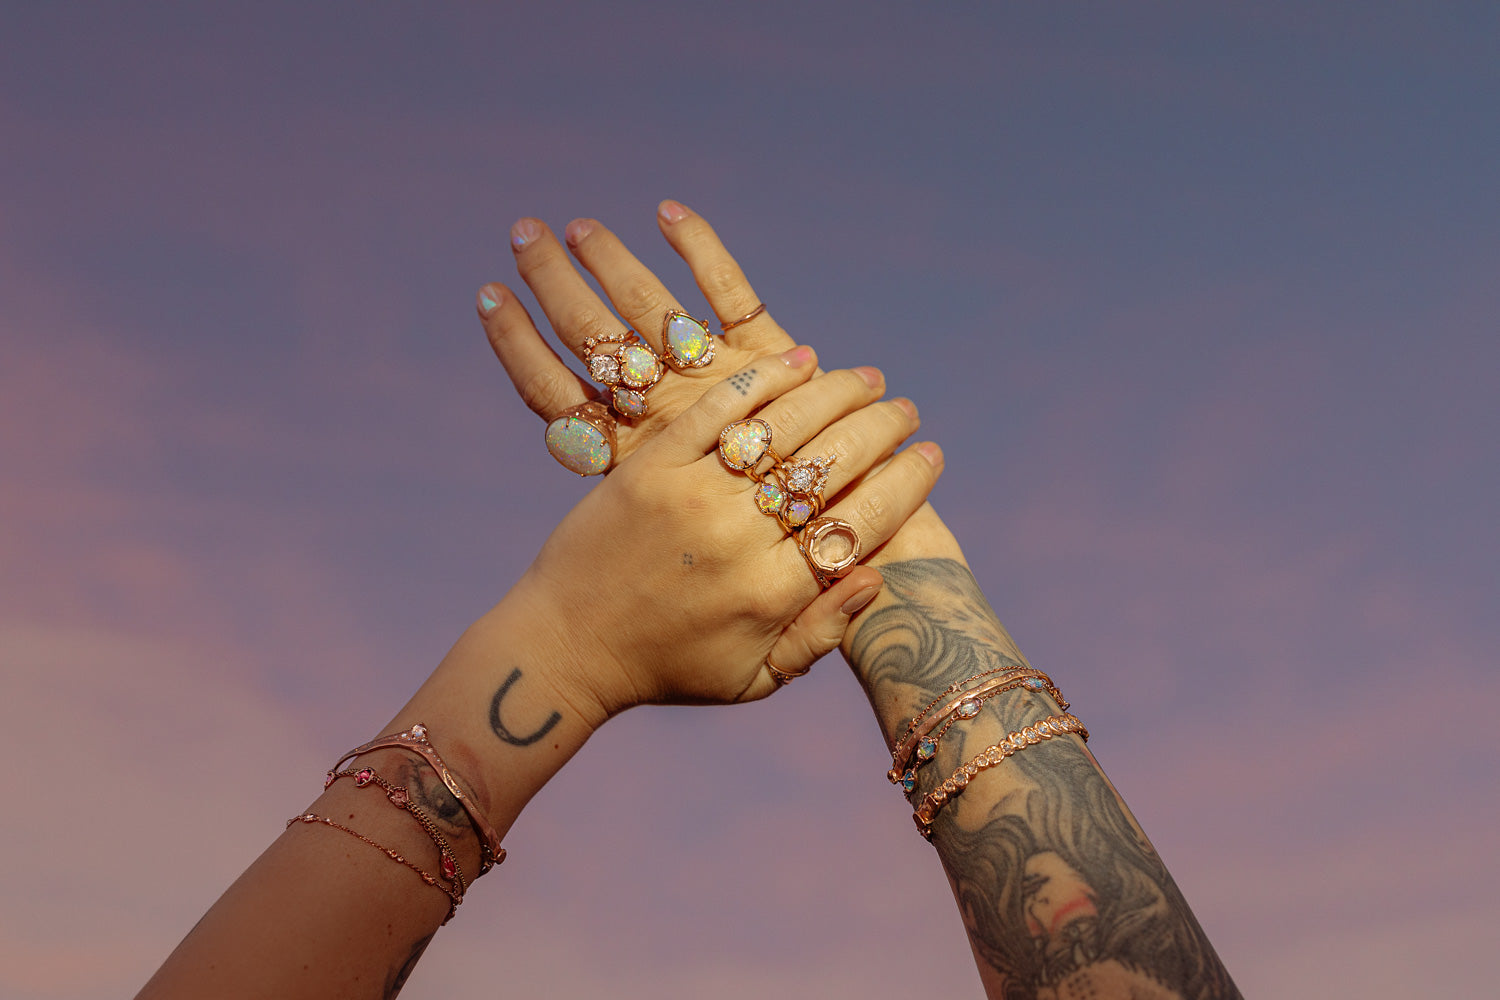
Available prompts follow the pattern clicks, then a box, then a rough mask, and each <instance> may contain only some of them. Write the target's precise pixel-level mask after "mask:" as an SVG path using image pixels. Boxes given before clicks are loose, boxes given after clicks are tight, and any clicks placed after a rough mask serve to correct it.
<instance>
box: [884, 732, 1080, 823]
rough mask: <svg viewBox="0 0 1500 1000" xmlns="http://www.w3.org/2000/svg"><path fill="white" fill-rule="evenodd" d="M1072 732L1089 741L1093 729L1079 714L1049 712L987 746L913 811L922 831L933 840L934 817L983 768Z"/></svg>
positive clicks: (914, 819)
mask: <svg viewBox="0 0 1500 1000" xmlns="http://www.w3.org/2000/svg"><path fill="white" fill-rule="evenodd" d="M1068 733H1077V734H1078V735H1079V736H1081V737H1083V741H1084V742H1085V743H1087V742H1088V738H1089V731H1088V730H1087V729H1085V728H1084V725H1083V723H1082V722H1080V721H1078V717H1077V716H1075V715H1073V714H1072V713H1071V712H1064V713H1063V714H1061V715H1049V716H1047V717H1046V718H1045V719H1041V720H1039V721H1037V722H1033V723H1032V724H1031V725H1029V726H1026V727H1024V728H1022V729H1018V730H1016V731H1015V732H1013V733H1011V734H1010V735H1008V736H1006V737H1005V739H1003V740H1001V741H1000V742H999V743H996V744H995V745H994V746H990V747H986V748H985V749H984V750H982V751H980V752H979V754H978V755H977V756H976V757H975V758H974V759H973V760H971V761H969V762H968V763H967V764H965V765H964V766H963V767H961V768H959V769H958V770H957V771H954V772H953V776H952V777H951V778H949V779H948V780H947V781H945V782H943V783H942V784H941V785H939V786H938V787H937V788H935V789H933V790H932V791H931V792H929V793H928V794H927V796H926V797H925V798H923V799H922V804H921V805H919V806H917V811H916V812H914V813H912V814H911V818H912V820H913V821H914V822H915V823H916V824H917V830H918V832H920V833H921V834H922V836H923V837H924V838H926V839H927V840H931V839H932V821H933V818H934V817H936V816H937V814H938V811H939V810H940V809H942V808H943V806H944V805H945V804H946V803H947V802H948V801H949V800H950V799H953V798H956V797H957V796H958V794H959V793H960V792H962V791H963V790H964V789H965V788H967V787H968V785H969V781H970V779H972V778H973V777H974V776H975V775H976V774H978V773H979V772H980V771H985V770H988V769H989V768H992V767H994V766H995V765H997V764H999V763H1000V762H1001V761H1003V760H1004V759H1005V758H1007V757H1010V756H1013V755H1014V754H1017V753H1020V752H1021V751H1022V750H1024V749H1026V748H1027V747H1029V746H1034V745H1035V744H1037V743H1040V742H1042V741H1043V740H1050V739H1052V737H1054V736H1063V735H1066V734H1068Z"/></svg>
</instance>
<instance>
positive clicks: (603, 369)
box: [583, 330, 665, 419]
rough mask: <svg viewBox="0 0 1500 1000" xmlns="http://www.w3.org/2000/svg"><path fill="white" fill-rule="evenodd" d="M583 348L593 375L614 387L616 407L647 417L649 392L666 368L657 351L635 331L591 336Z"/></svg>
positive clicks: (625, 413)
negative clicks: (611, 348) (648, 345)
mask: <svg viewBox="0 0 1500 1000" xmlns="http://www.w3.org/2000/svg"><path fill="white" fill-rule="evenodd" d="M611 346H614V348H615V349H614V350H613V351H610V350H609V348H610V347H611ZM583 350H584V355H585V360H586V362H587V364H588V366H589V377H590V378H592V379H593V380H594V381H595V382H598V383H600V384H601V385H604V386H606V387H607V388H608V389H609V390H610V392H611V395H610V402H611V403H613V404H614V407H615V410H616V411H618V412H619V414H620V415H621V416H624V417H631V418H633V419H634V418H640V417H644V416H645V415H646V410H647V403H646V392H647V390H649V389H650V388H651V387H652V386H653V385H655V384H656V383H657V382H660V381H661V376H662V372H663V371H664V370H665V369H664V368H663V366H662V363H661V359H660V358H658V357H657V356H656V352H655V351H653V350H651V348H650V347H647V346H646V344H645V343H644V342H643V341H642V340H641V338H640V335H639V334H637V333H636V332H635V331H634V330H625V331H623V332H621V333H610V334H605V335H604V336H602V337H590V338H589V339H587V340H585V341H584V342H583Z"/></svg>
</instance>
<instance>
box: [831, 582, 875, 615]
mask: <svg viewBox="0 0 1500 1000" xmlns="http://www.w3.org/2000/svg"><path fill="white" fill-rule="evenodd" d="M878 593H880V587H879V586H878V585H877V586H874V587H866V588H865V589H864V590H859V591H855V593H854V596H853V597H851V598H849V599H848V600H847V601H845V602H844V606H843V607H841V608H839V610H840V611H842V612H843V613H844V614H846V615H852V614H854V612H856V611H858V610H859V609H860V608H862V607H864V606H865V605H866V604H869V603H870V602H871V601H873V600H875V595H876V594H878Z"/></svg>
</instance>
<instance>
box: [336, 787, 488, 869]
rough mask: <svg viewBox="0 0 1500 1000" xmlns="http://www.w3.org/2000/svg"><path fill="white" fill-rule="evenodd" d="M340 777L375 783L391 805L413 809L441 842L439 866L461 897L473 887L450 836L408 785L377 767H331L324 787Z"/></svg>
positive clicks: (420, 820) (439, 844)
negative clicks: (395, 781)
mask: <svg viewBox="0 0 1500 1000" xmlns="http://www.w3.org/2000/svg"><path fill="white" fill-rule="evenodd" d="M340 778H353V779H354V784H355V785H356V786H357V787H359V788H364V787H366V786H368V785H375V786H377V787H379V788H381V789H384V790H385V797H386V798H387V799H389V800H390V802H391V805H393V806H395V807H396V808H397V809H403V810H405V811H406V812H408V813H410V814H411V817H412V819H414V820H416V821H417V823H418V824H420V825H421V827H422V829H423V830H425V831H427V836H428V837H429V838H431V840H432V842H433V844H435V845H437V849H438V856H439V859H440V862H439V869H440V870H441V871H442V873H443V877H444V878H445V879H447V880H448V881H449V882H455V883H457V884H458V894H459V896H460V897H462V896H463V894H464V893H466V892H468V891H469V883H468V880H467V879H465V878H464V870H463V868H461V867H459V864H458V855H457V854H456V853H455V852H454V850H453V847H452V845H450V844H449V843H448V838H447V837H444V836H443V834H442V831H441V830H439V829H438V828H437V824H436V823H434V822H433V821H432V820H431V819H430V818H429V817H428V815H427V814H426V813H424V812H423V811H422V810H421V809H419V808H417V804H416V803H415V802H413V801H412V800H411V792H410V790H409V789H407V788H406V786H404V785H393V784H391V783H390V782H389V781H387V780H385V779H384V778H382V777H381V776H380V775H379V774H376V773H375V769H374V768H373V767H362V768H359V769H357V770H356V769H354V768H350V769H348V770H344V771H329V772H328V777H327V779H326V780H325V781H324V782H323V787H324V788H328V787H330V786H332V785H333V783H334V782H335V781H337V780H339V779H340Z"/></svg>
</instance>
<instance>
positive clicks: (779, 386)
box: [651, 346, 818, 464]
mask: <svg viewBox="0 0 1500 1000" xmlns="http://www.w3.org/2000/svg"><path fill="white" fill-rule="evenodd" d="M817 368H818V358H817V355H816V354H815V353H814V352H813V349H812V348H811V347H807V346H800V347H794V348H792V349H791V350H789V351H783V352H782V353H780V354H773V355H770V356H769V357H764V358H759V359H757V360H755V361H752V362H750V364H748V365H746V366H745V367H744V368H741V369H740V370H739V371H737V372H735V373H734V374H733V375H731V376H729V377H728V378H726V379H724V380H723V381H722V382H716V383H714V384H713V385H711V386H709V388H708V391H707V392H705V393H704V394H703V395H702V396H700V397H699V398H698V400H697V402H695V403H693V405H692V406H690V407H688V408H687V409H686V410H684V411H682V413H681V414H680V415H678V417H677V419H675V420H673V421H672V422H671V423H670V424H668V425H667V427H666V429H665V430H663V431H662V432H661V434H660V435H658V436H657V438H656V439H655V441H653V442H652V444H651V447H656V448H660V449H661V455H662V458H663V460H664V461H668V462H674V463H682V464H686V463H689V462H695V461H697V460H698V459H700V458H702V457H703V456H704V455H706V454H708V453H709V452H710V451H712V450H713V449H714V448H716V447H717V446H718V443H719V432H720V431H722V430H723V429H724V427H725V426H726V425H728V424H732V423H734V422H735V421H736V420H743V419H745V418H746V417H748V416H749V415H750V414H752V413H754V412H755V410H756V409H757V408H758V407H760V406H762V405H764V404H765V403H766V402H767V401H768V400H771V399H775V398H776V397H777V396H779V395H781V394H782V393H784V392H786V391H787V390H789V389H791V388H793V387H794V386H797V385H799V384H800V383H802V382H805V381H807V380H808V379H810V378H812V376H813V373H814V372H816V371H817Z"/></svg>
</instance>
